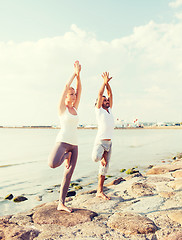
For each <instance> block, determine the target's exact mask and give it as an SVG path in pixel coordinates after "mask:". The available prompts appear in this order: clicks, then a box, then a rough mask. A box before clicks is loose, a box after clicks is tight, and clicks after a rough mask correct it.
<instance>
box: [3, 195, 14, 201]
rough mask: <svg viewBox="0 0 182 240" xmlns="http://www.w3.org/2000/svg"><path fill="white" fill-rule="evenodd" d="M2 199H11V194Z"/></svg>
mask: <svg viewBox="0 0 182 240" xmlns="http://www.w3.org/2000/svg"><path fill="white" fill-rule="evenodd" d="M4 199H6V200H11V199H13V194H11V193H10V194H8V195H7V196H6V197H5V198H4Z"/></svg>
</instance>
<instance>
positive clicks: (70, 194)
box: [66, 191, 76, 197]
mask: <svg viewBox="0 0 182 240" xmlns="http://www.w3.org/2000/svg"><path fill="white" fill-rule="evenodd" d="M75 195H76V192H75V191H69V192H67V195H66V197H72V196H75Z"/></svg>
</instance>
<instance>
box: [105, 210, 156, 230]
mask: <svg viewBox="0 0 182 240" xmlns="http://www.w3.org/2000/svg"><path fill="white" fill-rule="evenodd" d="M107 225H108V226H109V227H111V228H113V229H116V230H117V231H120V232H122V233H124V234H129V235H131V234H148V233H155V231H156V230H157V226H156V225H155V223H154V222H153V221H152V220H151V219H149V218H147V217H144V216H141V215H139V214H135V213H114V214H113V215H112V216H111V217H110V218H109V220H108V223H107Z"/></svg>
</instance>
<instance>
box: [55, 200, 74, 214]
mask: <svg viewBox="0 0 182 240" xmlns="http://www.w3.org/2000/svg"><path fill="white" fill-rule="evenodd" d="M57 210H59V211H66V212H68V213H72V212H73V209H71V208H68V207H66V206H65V205H64V204H63V203H61V202H59V204H58V207H57Z"/></svg>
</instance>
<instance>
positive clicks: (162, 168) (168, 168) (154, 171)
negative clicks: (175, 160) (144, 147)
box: [146, 164, 182, 175]
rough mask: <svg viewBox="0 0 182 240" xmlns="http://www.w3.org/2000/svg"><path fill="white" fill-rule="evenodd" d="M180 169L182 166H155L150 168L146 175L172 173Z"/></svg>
mask: <svg viewBox="0 0 182 240" xmlns="http://www.w3.org/2000/svg"><path fill="white" fill-rule="evenodd" d="M179 169H182V164H176V165H170V164H167V165H162V166H155V167H153V168H151V169H150V170H149V171H148V172H147V173H146V174H147V175H150V174H164V173H167V172H173V171H176V170H179Z"/></svg>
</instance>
